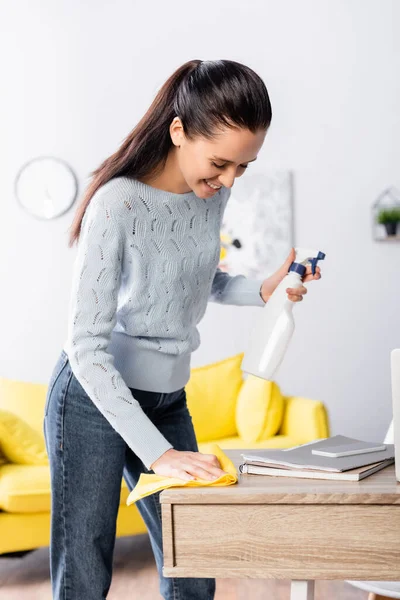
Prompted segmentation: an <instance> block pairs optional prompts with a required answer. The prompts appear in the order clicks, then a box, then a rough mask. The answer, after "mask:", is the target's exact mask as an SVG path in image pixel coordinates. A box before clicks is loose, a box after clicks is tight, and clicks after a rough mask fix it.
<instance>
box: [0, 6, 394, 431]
mask: <svg viewBox="0 0 400 600" xmlns="http://www.w3.org/2000/svg"><path fill="white" fill-rule="evenodd" d="M399 19H400V5H399V3H398V2H396V1H395V0H393V1H391V0H335V2H332V0H314V1H313V0H301V1H299V0H258V1H256V0H253V1H252V2H243V1H242V0H241V1H239V0H229V1H225V0H223V1H221V0H220V1H219V2H215V1H211V0H203V1H202V2H200V3H198V4H197V5H196V8H195V7H194V5H193V4H192V3H188V2H184V1H175V2H171V1H170V2H164V1H159V2H154V1H153V2H148V3H146V4H144V3H141V2H134V1H132V0H114V1H113V2H103V3H100V2H98V0H96V1H95V0H87V1H86V2H84V3H83V2H78V0H69V2H67V1H65V2H64V1H63V2H62V1H58V2H53V1H50V0H40V1H37V2H34V3H33V2H30V1H29V0H20V1H19V2H11V1H9V2H3V3H2V4H1V8H0V22H1V29H2V31H1V32H0V34H1V35H0V51H1V56H2V63H3V64H2V67H3V69H2V78H1V80H2V89H3V92H2V94H1V100H0V102H1V105H0V131H1V132H2V133H1V140H2V143H1V155H0V169H1V177H0V193H1V212H0V281H1V296H0V307H1V323H2V328H1V329H2V331H1V342H2V343H1V344H0V375H3V376H8V377H12V378H18V379H25V380H33V381H42V382H45V381H47V380H48V377H49V375H50V371H51V369H52V367H53V364H54V361H55V360H56V358H57V355H58V353H59V351H60V348H61V346H62V344H63V341H64V338H65V334H66V322H67V306H68V301H69V290H70V279H71V273H72V263H73V257H74V252H73V251H71V250H68V249H67V247H66V239H67V236H66V232H67V228H68V227H69V225H70V222H71V217H72V214H73V213H72V211H70V212H69V213H68V214H67V215H66V216H64V217H62V218H60V219H58V220H54V221H51V222H40V221H37V220H35V219H33V218H31V217H29V216H28V215H26V214H24V212H22V211H21V210H20V208H19V207H18V206H17V204H16V201H15V199H14V195H13V182H14V177H15V174H16V172H17V171H18V169H19V167H20V166H21V164H22V163H23V162H24V161H26V160H28V159H30V158H32V157H35V156H38V155H41V154H54V155H56V156H59V157H61V158H64V159H65V160H67V161H68V162H69V163H70V164H71V165H72V166H73V168H74V170H75V171H76V173H77V175H78V177H79V180H80V183H81V191H82V188H83V185H84V182H85V180H86V178H87V177H88V175H89V173H90V172H91V171H92V170H93V169H94V168H96V166H98V164H99V163H100V161H102V160H103V159H104V158H105V157H106V156H108V155H109V154H111V153H112V152H113V151H114V150H115V149H116V148H117V146H118V145H119V143H120V142H121V140H122V139H123V138H124V137H125V135H126V134H127V133H128V132H129V131H130V130H131V129H132V127H133V126H134V125H135V123H136V122H137V121H138V120H139V118H140V117H141V116H142V114H143V113H144V111H145V110H146V109H147V107H148V105H149V103H150V102H151V100H152V98H153V96H154V94H155V92H156V91H157V89H158V87H159V86H160V85H161V84H162V82H163V81H164V80H165V79H166V78H167V77H168V76H169V75H170V74H171V73H172V71H173V70H174V69H175V68H176V67H178V66H179V65H180V64H181V63H183V62H185V61H186V60H188V59H190V58H202V59H214V58H230V59H234V60H238V61H240V62H243V63H246V64H248V65H249V66H251V67H252V68H254V69H255V70H256V71H257V72H258V73H259V74H260V75H261V76H262V77H263V78H264V80H265V82H266V84H267V86H268V89H269V92H270V95H271V101H272V105H273V113H274V116H273V124H272V127H271V130H270V133H269V135H268V137H267V141H266V143H265V146H264V148H263V150H262V152H261V154H260V157H259V160H258V161H257V163H256V164H257V167H255V166H254V168H257V169H262V168H263V165H268V166H271V167H278V168H279V167H282V168H290V169H292V170H293V171H294V177H295V232H296V238H295V243H296V244H297V245H306V246H318V247H320V248H321V249H322V250H324V251H325V252H326V254H327V256H326V261H325V263H326V264H325V265H323V267H324V270H323V273H324V274H323V278H322V280H321V281H320V282H313V283H311V284H310V285H309V295H308V297H307V298H306V299H305V301H304V302H303V304H301V305H300V306H297V307H296V308H295V311H296V317H297V321H296V323H297V328H296V332H295V337H294V338H293V341H292V344H291V346H290V349H289V352H288V354H287V357H286V359H285V362H284V364H283V366H282V368H281V370H280V372H279V374H278V376H277V381H278V383H280V385H281V386H282V389H283V391H284V393H286V394H298V395H304V396H309V397H312V398H317V399H321V400H323V401H324V402H325V403H326V405H327V406H328V409H329V413H330V417H331V423H332V428H333V432H334V433H338V432H340V433H344V434H349V435H354V436H360V437H361V436H363V437H366V438H367V437H369V438H371V439H379V438H382V439H383V436H384V432H385V430H386V428H387V425H388V422H389V419H390V415H391V398H390V380H389V375H390V372H389V353H390V350H391V349H392V348H394V347H400V319H399V292H400V285H399V264H400V245H399V244H397V245H393V244H383V243H381V244H379V243H376V242H373V241H372V239H371V224H370V207H371V205H372V203H373V201H374V200H375V198H376V196H377V195H378V194H379V193H380V192H381V191H382V189H383V188H385V187H386V186H388V185H390V184H393V185H396V186H397V187H400V161H399V159H400V77H399V73H400V36H399V29H398V25H396V23H397V24H398V22H399ZM4 92H5V94H4ZM252 168H253V167H252ZM249 209H250V208H249ZM259 310H260V309H247V308H231V307H220V306H215V305H210V308H209V311H208V314H207V316H206V317H205V319H204V321H203V322H202V324H201V334H202V340H203V342H202V346H201V347H200V349H199V350H198V351H197V352H196V353H195V354H194V356H193V365H199V364H204V363H207V362H210V361H211V360H214V359H219V358H223V357H225V356H229V355H230V354H232V353H234V352H237V351H241V350H242V349H243V347H244V345H245V342H246V339H247V334H248V328H249V327H250V325H251V323H252V321H253V319H254V318H256V317H257V314H259V313H258V311H259Z"/></svg>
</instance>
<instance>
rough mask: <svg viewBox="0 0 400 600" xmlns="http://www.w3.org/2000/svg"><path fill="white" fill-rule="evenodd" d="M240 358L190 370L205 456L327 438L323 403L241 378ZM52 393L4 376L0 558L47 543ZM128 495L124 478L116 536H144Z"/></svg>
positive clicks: (0, 395) (191, 400)
mask: <svg viewBox="0 0 400 600" xmlns="http://www.w3.org/2000/svg"><path fill="white" fill-rule="evenodd" d="M242 356H243V355H242V354H238V355H236V356H233V357H229V358H227V359H225V360H223V361H219V362H217V363H214V364H212V365H207V366H205V367H200V368H196V369H192V371H191V379H190V381H189V383H188V385H187V386H186V391H187V398H188V406H189V410H190V412H191V415H192V419H193V424H194V428H195V431H196V437H197V440H198V444H199V450H200V451H206V452H207V446H208V444H209V443H210V442H217V443H218V444H219V445H220V447H221V448H224V449H228V448H261V447H262V448H288V447H290V446H293V445H296V444H299V443H306V442H309V441H312V440H313V439H317V438H324V437H328V436H329V424H328V416H327V413H326V410H325V407H324V405H323V403H322V402H319V401H316V400H310V399H308V398H301V397H294V396H283V395H282V394H281V392H280V390H279V388H278V386H277V385H276V384H275V383H273V382H264V381H263V380H259V379H256V378H251V377H245V378H243V374H242V372H241V369H240V365H241V360H242ZM46 391H47V386H46V385H41V384H29V383H21V382H16V381H11V380H7V379H4V378H3V379H2V378H0V554H4V553H12V552H21V551H26V550H32V549H35V548H38V547H40V546H48V544H49V535H50V506H51V497H50V473H49V465H48V462H47V455H45V450H44V438H43V411H44V404H45V398H46ZM13 420H14V421H15V422H13ZM7 427H8V429H7ZM11 427H14V430H13V431H11V429H10V428H11ZM29 432H30V433H29ZM7 436H8V437H7ZM18 436H19V441H18V444H19V445H18V447H17V446H16V444H17V440H18ZM28 438H29V439H28ZM30 438H32V439H30ZM13 445H14V446H13ZM27 453H28V458H26V454H27ZM29 453H30V454H29ZM32 453H33V457H34V459H33V460H32ZM35 453H36V454H35ZM35 456H36V457H37V460H36V459H35ZM10 457H11V458H10ZM28 459H29V460H28ZM27 463H28V464H27ZM128 494H129V490H128V488H127V486H126V484H125V482H124V481H122V484H121V501H120V509H119V513H118V521H117V537H120V536H128V535H136V534H140V533H145V532H146V527H145V524H144V522H143V520H142V518H141V516H140V514H139V512H138V510H137V508H136V506H134V505H132V506H129V507H128V506H126V499H127V497H128Z"/></svg>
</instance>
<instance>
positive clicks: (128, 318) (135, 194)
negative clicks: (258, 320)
mask: <svg viewBox="0 0 400 600" xmlns="http://www.w3.org/2000/svg"><path fill="white" fill-rule="evenodd" d="M270 122H271V106H270V101H269V97H268V92H267V90H266V87H265V85H264V83H263V82H262V80H261V79H260V78H259V77H258V76H257V75H256V74H255V73H254V71H252V70H251V69H249V68H248V67H246V66H244V65H241V64H238V63H235V62H232V61H227V60H221V61H205V62H203V61H200V60H193V61H189V62H187V63H186V64H184V65H183V66H182V67H180V68H179V69H178V70H177V71H176V72H175V73H174V74H173V75H172V76H171V77H170V78H169V79H168V80H167V81H166V83H165V84H164V86H163V87H162V88H161V90H160V91H159V93H158V94H157V96H156V98H155V100H154V101H153V103H152V105H151V106H150V108H149V110H148V112H147V113H146V114H145V116H144V117H143V118H142V120H141V121H140V122H139V124H138V125H137V127H136V128H135V129H134V130H133V131H132V132H131V133H130V134H129V135H128V137H127V138H126V140H125V141H124V142H123V144H122V145H121V147H120V148H119V150H118V151H117V152H116V153H115V154H113V155H112V156H111V157H109V158H108V159H107V160H105V161H104V162H103V164H102V165H101V166H100V167H99V168H98V169H97V170H96V171H95V172H94V174H93V180H92V182H91V184H90V185H89V187H88V189H87V191H86V194H85V196H84V198H83V200H82V202H81V204H80V206H79V208H78V210H77V213H76V217H75V220H74V222H73V225H72V229H71V239H70V242H71V245H72V244H73V243H74V242H76V241H78V239H79V244H78V254H77V258H76V265H75V271H74V280H73V287H72V295H71V306H70V319H69V328H68V336H67V341H66V344H65V347H64V349H63V351H62V354H61V356H60V358H59V360H58V363H57V365H56V367H55V369H54V372H53V375H52V378H51V382H50V385H49V392H48V397H47V402H46V409H45V420H44V429H45V437H46V444H47V451H48V454H49V459H50V468H51V485H52V522H51V547H50V565H51V578H52V587H53V594H54V598H55V599H56V600H61V599H63V600H64V599H67V598H68V599H71V600H100V599H102V598H106V596H107V592H108V590H109V587H110V584H111V576H112V559H113V550H114V543H115V525H116V517H117V512H118V507H119V500H120V486H121V478H122V476H124V478H125V479H126V482H127V484H128V486H129V488H130V489H133V487H134V486H135V485H136V483H137V481H138V478H139V475H140V473H141V472H149V471H152V472H154V473H156V474H158V475H163V476H173V477H180V478H182V479H183V480H187V479H190V478H195V477H202V478H208V479H213V478H217V477H219V476H220V475H221V473H222V471H221V468H220V465H219V462H218V459H217V458H216V457H215V456H213V455H207V454H202V453H199V452H198V447H197V443H196V438H195V434H194V431H193V426H192V421H191V417H190V414H189V412H188V409H187V406H186V396H185V385H186V383H187V381H188V379H189V374H190V356H191V353H192V352H193V351H194V350H196V348H198V346H199V344H200V339H199V333H198V330H197V328H196V326H197V324H198V323H199V321H200V320H201V319H202V317H203V315H204V313H205V310H206V306H207V301H208V300H210V299H211V300H214V301H216V302H222V303H225V304H236V305H249V306H250V305H251V306H263V305H264V303H265V302H266V301H267V300H268V297H269V296H270V295H271V294H272V292H273V291H274V289H275V288H276V286H277V285H278V283H279V282H280V281H281V280H282V279H283V277H284V276H285V274H286V273H287V271H288V268H289V266H290V264H291V262H292V261H293V259H294V250H292V252H291V254H290V255H289V257H288V259H287V261H286V262H285V264H284V265H283V266H282V267H281V269H279V271H277V272H276V273H275V274H274V275H273V276H272V277H270V278H268V279H266V280H265V281H253V280H248V279H246V278H245V277H243V276H236V277H230V276H229V275H228V274H227V273H223V272H221V271H219V270H218V269H217V265H218V262H219V255H220V227H221V222H222V217H223V213H224V209H225V206H226V203H227V201H228V198H229V194H230V189H231V187H232V186H233V184H234V181H235V178H236V177H239V176H241V175H242V174H243V173H244V171H245V170H246V169H247V167H248V165H249V164H250V163H251V162H252V161H254V160H256V158H257V154H258V152H259V150H260V148H261V146H262V144H263V142H264V138H265V135H266V133H267V130H268V127H269V125H270ZM248 210H251V206H249V207H248ZM319 277H320V272H319V270H318V271H317V274H316V275H315V277H314V276H312V275H311V274H310V271H308V272H307V274H306V276H305V278H304V281H307V280H310V279H313V278H319ZM306 291H307V290H306V288H305V287H302V288H300V289H298V290H288V297H289V298H290V299H291V300H293V301H294V302H296V301H300V300H302V298H303V295H304V294H305V293H306ZM138 509H139V511H140V513H141V514H142V516H143V518H144V520H145V522H146V525H147V528H148V531H149V534H150V540H151V544H152V548H153V551H154V555H155V559H156V563H157V568H158V573H159V577H160V591H161V594H162V596H163V598H165V600H173V599H174V600H177V599H180V600H211V599H212V598H214V593H215V580H214V579H184V578H176V579H175V578H164V577H163V575H162V564H163V554H162V535H161V511H160V504H159V496H158V495H157V494H154V495H152V496H149V497H147V498H145V499H143V500H141V501H140V502H138Z"/></svg>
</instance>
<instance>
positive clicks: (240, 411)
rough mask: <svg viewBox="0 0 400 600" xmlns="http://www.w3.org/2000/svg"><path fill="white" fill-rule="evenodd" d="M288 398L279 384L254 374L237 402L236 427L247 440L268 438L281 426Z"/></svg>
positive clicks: (247, 381)
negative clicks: (284, 397) (285, 397)
mask: <svg viewBox="0 0 400 600" xmlns="http://www.w3.org/2000/svg"><path fill="white" fill-rule="evenodd" d="M283 410H284V400H283V398H282V395H281V392H280V389H279V387H278V385H277V384H276V383H275V382H273V381H266V380H264V379H260V378H259V377H254V375H249V376H248V378H247V379H246V381H245V382H244V383H243V385H242V388H241V390H240V392H239V396H238V400H237V404H236V428H237V431H238V434H239V436H240V437H241V438H242V439H243V441H245V442H246V443H250V444H251V443H253V442H258V441H261V440H266V439H268V438H270V437H272V436H273V435H275V434H276V433H277V431H278V430H279V427H280V426H281V422H282V418H283Z"/></svg>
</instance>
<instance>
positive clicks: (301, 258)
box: [289, 248, 325, 277]
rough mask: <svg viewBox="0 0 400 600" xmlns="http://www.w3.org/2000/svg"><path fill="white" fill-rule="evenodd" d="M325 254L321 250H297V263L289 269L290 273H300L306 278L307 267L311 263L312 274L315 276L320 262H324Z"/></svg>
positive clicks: (293, 263)
mask: <svg viewBox="0 0 400 600" xmlns="http://www.w3.org/2000/svg"><path fill="white" fill-rule="evenodd" d="M324 258H325V253H324V252H321V251H320V250H308V249H305V248H296V259H297V260H296V261H294V262H292V264H291V265H290V268H289V272H290V271H295V272H296V273H299V275H300V276H301V277H304V274H305V272H306V267H305V265H306V264H307V263H311V272H312V274H313V275H315V273H316V270H317V264H318V261H319V260H324Z"/></svg>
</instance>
